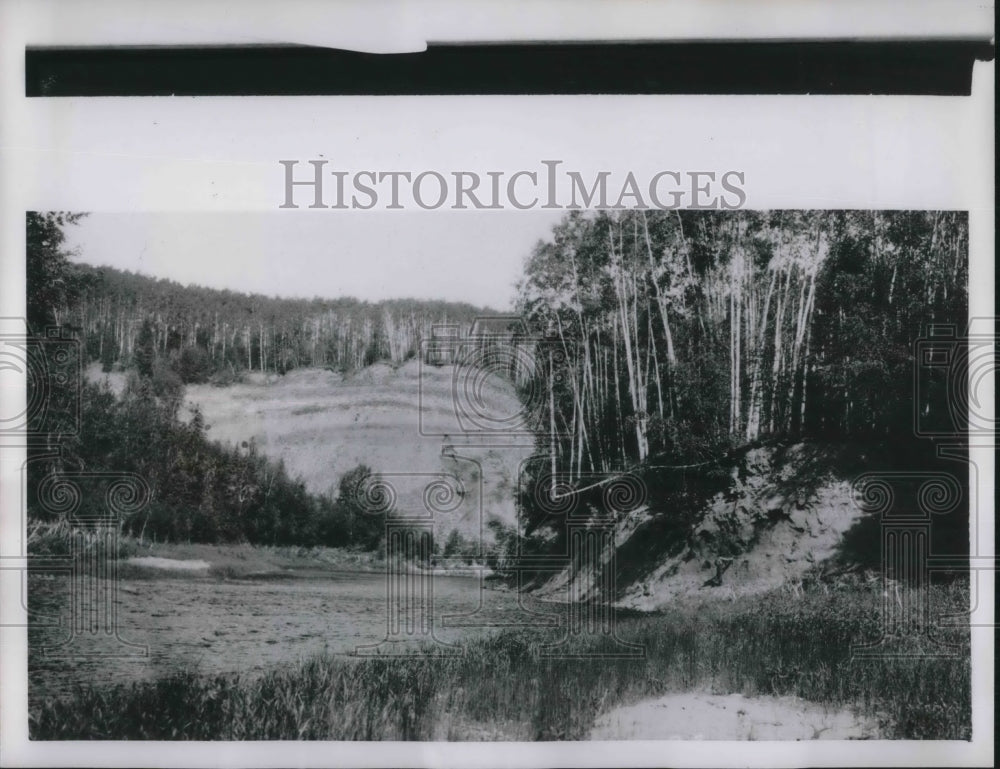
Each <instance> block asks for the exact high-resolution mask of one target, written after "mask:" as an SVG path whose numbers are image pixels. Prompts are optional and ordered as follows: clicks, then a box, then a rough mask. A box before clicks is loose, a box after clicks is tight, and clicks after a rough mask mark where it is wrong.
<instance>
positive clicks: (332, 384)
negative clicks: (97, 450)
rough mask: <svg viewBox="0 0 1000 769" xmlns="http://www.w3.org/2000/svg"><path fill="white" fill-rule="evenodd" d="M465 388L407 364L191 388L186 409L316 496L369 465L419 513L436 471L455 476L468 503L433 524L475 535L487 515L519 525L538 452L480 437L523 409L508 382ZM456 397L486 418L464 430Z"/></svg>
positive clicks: (442, 372) (447, 374)
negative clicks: (520, 492)
mask: <svg viewBox="0 0 1000 769" xmlns="http://www.w3.org/2000/svg"><path fill="white" fill-rule="evenodd" d="M465 384H466V383H465V382H456V381H455V375H454V370H453V369H452V368H451V367H448V366H444V367H440V368H435V367H428V366H420V364H418V362H417V361H410V362H408V363H407V364H405V365H403V366H400V367H398V368H393V367H391V366H388V365H385V364H376V365H374V366H370V367H368V368H366V369H362V370H360V371H357V372H353V373H350V374H347V375H342V374H339V373H337V372H333V371H327V370H321V369H303V370H296V371H292V372H289V373H288V374H286V375H285V376H280V377H279V376H274V375H269V376H266V377H265V376H262V375H259V374H258V375H252V376H251V377H250V378H249V379H248V381H247V382H245V383H243V384H236V385H232V386H230V387H213V386H211V385H197V386H189V387H188V388H187V404H188V405H189V406H193V405H195V404H197V405H198V406H199V407H200V408H201V410H202V413H203V414H204V417H205V420H206V422H207V424H208V425H209V432H208V435H209V437H210V438H212V439H214V440H218V441H222V442H230V443H235V444H237V445H238V444H241V443H242V442H244V441H249V440H250V439H251V438H252V439H254V440H255V441H256V443H257V445H258V447H259V448H260V450H261V451H262V452H263V453H264V454H265V455H267V456H268V457H270V458H273V459H282V460H284V462H285V466H286V467H287V468H288V470H289V471H290V472H291V473H292V474H293V475H300V476H301V477H302V479H303V480H304V481H305V483H306V485H307V487H308V488H309V489H310V490H311V491H314V492H330V491H333V492H334V493H336V486H337V483H338V482H339V480H340V477H341V476H342V475H343V474H344V473H346V472H347V471H348V470H350V469H351V468H353V467H356V466H357V465H359V464H366V465H368V466H369V467H371V468H372V470H374V471H376V472H379V473H383V474H385V475H386V478H387V479H388V480H389V481H390V482H391V483H392V484H393V486H394V487H395V488H396V490H397V492H398V494H399V497H398V500H397V505H398V507H401V508H404V509H408V510H411V511H413V510H419V509H421V508H422V507H423V500H422V498H421V493H422V490H423V489H424V488H425V486H426V484H427V482H428V481H429V480H430V479H431V478H432V477H433V475H434V474H435V473H437V474H441V473H444V474H448V475H453V476H456V477H458V478H459V479H460V480H461V483H462V485H463V486H464V489H465V496H464V497H463V498H462V499H461V501H460V504H458V506H457V508H456V509H454V510H453V511H451V512H448V513H445V514H444V515H443V516H442V515H438V516H437V519H436V521H437V527H438V529H439V530H442V531H444V532H447V531H449V530H450V529H451V528H457V529H459V530H460V531H462V532H463V533H465V534H467V535H473V536H474V535H475V534H476V532H477V531H478V530H479V529H480V528H481V527H482V526H484V525H485V522H486V521H487V520H489V518H490V517H493V516H496V517H499V518H501V519H502V520H504V521H506V522H507V523H511V522H513V520H514V512H515V511H514V494H513V492H514V489H515V488H516V483H517V473H518V467H519V464H520V462H521V461H522V460H523V459H525V458H527V457H528V456H529V455H530V454H531V453H532V448H531V446H530V438H528V439H524V438H521V439H520V440H514V442H515V443H520V444H521V447H520V448H511V447H510V443H511V441H512V439H510V438H508V437H506V436H504V435H501V434H495V433H490V431H489V430H488V429H487V430H486V431H483V430H482V427H483V425H485V426H486V427H487V428H488V427H489V426H490V425H492V424H495V423H496V422H497V421H498V420H502V419H503V418H506V417H509V416H510V415H515V416H516V415H517V414H518V412H519V411H520V410H521V408H522V407H521V404H520V401H519V400H518V398H517V395H516V393H515V392H514V389H513V387H512V386H511V385H510V383H509V382H507V381H506V380H504V379H503V378H501V377H499V376H487V377H485V378H481V379H478V380H476V382H475V387H476V391H475V393H472V394H470V393H467V392H465V391H464V387H465ZM456 390H457V391H458V394H457V395H456ZM456 398H458V399H459V405H460V406H461V407H468V406H470V404H471V406H472V407H473V408H474V409H476V410H478V411H477V412H476V413H478V414H479V415H480V416H483V417H484V419H483V420H481V422H480V423H479V424H478V425H477V424H475V423H474V422H475V419H473V423H472V424H470V423H468V422H466V424H465V427H466V428H467V429H466V431H464V432H463V427H462V425H461V424H459V423H458V421H457V418H456ZM462 399H465V400H464V401H463V400H462ZM476 413H473V414H472V416H473V418H475V416H476ZM469 428H471V430H470V429H469ZM477 428H478V430H479V431H478V433H477V432H475V431H476V429H477ZM445 434H447V435H448V437H447V439H445V438H444V437H443V436H444V435H445ZM524 444H529V445H524ZM448 446H451V447H453V450H452V451H449V450H448V449H447V447H448ZM452 453H453V454H454V456H451V454H452ZM444 506H445V507H450V504H445V505H444Z"/></svg>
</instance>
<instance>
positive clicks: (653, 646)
mask: <svg viewBox="0 0 1000 769" xmlns="http://www.w3.org/2000/svg"><path fill="white" fill-rule="evenodd" d="M349 216H350V215H349ZM353 216H354V217H355V218H353V219H338V220H335V221H331V220H329V219H326V218H319V217H317V216H316V215H315V214H292V213H288V214H286V213H284V212H271V213H264V214H232V215H218V214H193V215H157V214H149V215H140V214H126V215H109V214H90V215H87V214H86V213H83V212H77V213H65V214H59V213H52V212H29V213H28V214H27V218H26V226H27V255H26V258H27V266H26V270H27V296H28V304H27V309H28V320H29V322H30V323H31V324H32V330H33V331H34V330H35V329H38V330H39V331H40V330H41V329H52V328H55V329H58V330H59V336H58V337H54V336H53V337H48V338H46V343H47V344H46V346H47V347H48V346H51V347H52V348H54V350H53V354H52V357H53V358H55V357H56V356H63V358H66V359H65V360H64V362H63V363H62V366H63V367H64V368H65V369H66V370H69V369H70V368H71V367H75V369H77V370H78V371H79V372H81V378H80V381H79V389H78V390H70V389H69V387H67V388H66V389H65V390H64V392H63V393H58V392H56V391H54V390H53V391H49V392H46V393H44V394H43V396H44V397H46V398H47V402H48V409H47V411H46V413H45V415H44V417H45V419H46V420H47V422H48V423H49V425H66V426H67V428H66V429H65V433H66V434H69V433H72V438H70V439H66V438H62V437H59V438H58V442H53V441H48V442H46V443H44V444H39V445H38V446H37V447H33V449H32V451H31V452H30V453H29V457H28V464H27V487H26V490H27V499H26V510H27V532H28V543H27V544H28V549H29V553H30V554H31V555H32V556H36V555H37V556H45V557H47V558H49V559H50V560H52V561H56V560H57V559H60V558H68V559H70V561H71V562H72V567H73V571H72V572H68V573H66V574H64V575H60V574H57V573H54V571H53V572H48V573H46V572H39V573H37V574H36V573H35V572H34V571H32V572H29V583H28V600H29V609H30V612H31V617H32V619H33V622H32V624H31V625H29V702H30V719H31V729H32V737H33V738H36V739H73V740H79V739H98V738H99V739H201V740H247V739H249V740H260V739H278V740H288V739H322V740H461V741H466V740H516V741H526V740H581V739H611V740H627V739H712V740H768V739H776V740H807V739H869V740H870V739H947V740H962V739H968V738H969V736H970V731H971V715H970V713H971V710H970V709H971V689H970V657H969V639H968V627H967V623H968V617H967V614H966V608H967V606H968V605H969V601H970V592H969V591H970V589H974V588H975V585H974V584H973V585H970V582H969V572H968V569H967V568H964V567H963V561H964V560H967V558H968V537H967V534H968V525H969V521H968V511H969V501H968V473H969V470H968V458H967V456H966V454H965V453H963V451H962V447H961V444H960V443H956V441H955V440H954V439H952V440H951V442H950V443H949V442H948V440H947V439H948V438H949V437H951V436H955V435H959V434H960V432H961V430H962V429H964V427H965V425H966V424H967V423H968V419H969V415H968V413H967V411H966V410H967V409H968V408H969V407H970V406H969V404H967V403H963V402H962V401H961V400H959V399H956V398H955V397H954V392H953V391H952V390H950V389H949V388H952V387H954V386H956V383H961V382H964V381H965V380H966V378H967V375H968V371H967V370H968V368H969V367H970V366H973V367H975V366H979V367H981V368H982V369H983V371H985V370H986V367H987V366H989V365H992V364H993V363H994V362H995V361H994V358H993V357H992V355H993V353H992V351H991V349H990V348H989V347H986V348H983V349H980V348H978V347H977V346H976V345H977V344H980V345H981V344H983V341H984V340H985V339H987V338H988V337H987V336H985V335H984V336H982V337H981V338H980V339H977V338H976V337H972V338H971V339H970V338H969V336H968V334H969V330H968V329H967V328H966V318H967V315H968V295H967V290H968V289H967V286H968V240H969V236H968V218H967V215H966V214H965V213H964V212H958V211H808V210H803V211H730V212H723V211H689V210H673V211H644V210H639V211H635V210H623V211H602V212H597V213H593V212H589V213H588V212H582V211H572V212H567V213H565V214H563V215H553V214H552V213H548V215H544V216H543V215H540V214H539V213H537V212H524V213H522V212H505V213H501V214H492V213H483V214H478V215H477V214H468V215H464V216H463V215H461V214H454V213H438V212H426V213H425V212H417V213H410V212H407V213H402V214H400V213H397V212H384V213H379V214H373V215H371V216H369V217H367V218H362V217H363V215H362V214H354V215H353ZM459 216H462V218H461V219H459V218H458V217H459ZM484 243H488V244H489V245H488V246H484V245H482V244H484ZM483 248H486V249H488V250H489V251H490V254H489V258H488V259H487V260H486V261H487V263H488V264H489V267H488V268H484V270H483V272H482V274H480V275H472V276H468V277H467V278H463V280H462V281H461V282H458V281H456V282H452V283H449V282H448V280H447V278H446V277H445V276H447V275H449V274H450V275H454V274H457V273H458V272H459V271H460V268H461V263H460V259H461V258H462V257H463V256H464V255H465V254H468V253H470V252H472V251H474V250H476V249H483ZM445 250H446V251H447V254H444V253H442V251H445ZM220 253H226V254H233V255H234V256H235V255H237V254H238V260H239V267H240V269H238V270H234V268H235V267H236V266H237V265H236V264H235V263H234V260H232V259H230V258H220V257H219V254H220ZM450 257H451V258H452V259H455V262H454V264H451V263H450V261H451V259H450ZM274 264H280V265H282V268H283V269H282V270H281V271H280V272H271V271H270V270H269V269H268V265H274ZM989 331H990V329H986V330H985V331H984V332H981V333H983V334H988V333H989ZM35 333H38V331H36V332H35ZM39 352H43V354H44V353H47V352H48V350H45V351H41V350H40V351H39ZM47 357H48V356H47V355H46V356H45V357H44V358H42V360H45V359H47ZM63 358H59V359H60V360H63ZM76 376H77V374H76V372H73V373H72V374H71V376H69V377H67V379H68V380H69V381H73V382H74V383H75V377H76ZM32 384H34V383H33V382H31V381H29V385H32ZM38 397H42V396H38ZM35 399H36V394H35V392H34V391H32V390H30V389H29V402H30V401H32V400H35ZM963 407H964V408H963ZM972 408H975V401H973V403H972ZM46 429H49V430H52V432H53V433H55V434H56V435H60V436H61V435H62V434H63V430H62V429H59V428H53V427H47V428H46ZM942 445H944V446H947V447H948V448H949V451H948V452H947V453H944V454H942V453H940V452H938V450H937V449H938V447H939V446H942ZM53 568H54V570H57V569H58V566H55V567H53ZM112 576H113V579H112ZM73 602H77V603H73ZM71 605H72V606H73V616H74V619H75V624H74V625H73V626H70V627H66V626H65V624H63V623H46V622H44V620H43V619H42V618H43V617H59V616H67V615H68V614H70V612H69V611H68V607H70V606H71ZM35 618H37V619H35ZM84 652H86V654H83V653H84Z"/></svg>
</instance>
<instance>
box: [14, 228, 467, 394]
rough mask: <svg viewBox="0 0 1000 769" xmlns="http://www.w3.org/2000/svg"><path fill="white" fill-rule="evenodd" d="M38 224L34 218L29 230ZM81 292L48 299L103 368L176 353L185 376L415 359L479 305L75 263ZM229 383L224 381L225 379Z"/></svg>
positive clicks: (197, 378) (56, 314)
mask: <svg viewBox="0 0 1000 769" xmlns="http://www.w3.org/2000/svg"><path fill="white" fill-rule="evenodd" d="M30 226H31V225H30V224H29V227H30ZM74 272H75V281H76V290H75V295H74V296H73V301H72V303H69V302H67V301H65V300H66V298H65V297H62V296H59V295H55V296H52V297H39V300H40V301H49V302H51V306H52V312H53V315H54V317H55V318H56V322H57V323H59V324H63V325H71V326H73V327H75V328H78V329H79V330H80V332H81V334H82V335H83V339H84V340H85V341H86V349H87V355H88V358H89V359H90V360H100V361H101V363H102V365H103V368H104V370H105V371H110V370H112V368H113V367H115V366H118V367H128V366H132V365H134V364H137V365H142V364H143V361H142V360H141V358H142V357H143V356H145V358H146V359H147V360H149V359H150V358H156V357H159V358H173V359H174V361H175V366H174V367H175V369H177V370H178V373H180V374H181V376H182V378H184V379H185V381H189V382H197V381H206V380H207V379H208V378H209V377H211V376H212V375H213V374H218V373H222V372H227V373H229V374H230V375H232V374H236V373H239V372H243V371H261V372H273V373H278V374H283V373H285V372H286V371H288V370H290V369H293V368H299V367H303V366H313V367H325V368H334V369H339V370H351V369H357V368H362V367H364V366H368V365H371V364H372V363H375V362H377V361H383V360H384V361H389V362H391V363H401V362H403V361H405V360H408V359H409V358H412V357H414V356H415V355H416V354H417V352H418V348H419V344H420V340H421V339H422V338H427V337H429V336H430V331H431V327H432V326H433V325H436V324H441V323H458V324H460V325H461V326H462V327H464V328H467V327H468V326H469V325H470V324H471V323H472V321H473V319H474V318H475V317H476V316H477V315H482V314H484V311H483V310H481V309H480V308H476V307H473V306H472V305H467V304H461V303H454V302H436V301H418V300H415V299H395V300H391V301H384V302H377V303H371V302H362V301H358V300H356V299H351V298H344V299H280V298H274V297H267V296H261V295H259V294H250V295H248V294H241V293H236V292H233V291H225V290H217V289H210V288H203V287H201V286H182V285H181V284H179V283H175V282H173V281H170V280H165V279H156V278H151V277H148V276H145V275H139V274H134V273H131V272H124V271H121V270H116V269H113V268H110V267H100V268H98V267H91V266H89V265H83V264H80V265H74ZM223 381H225V380H224V379H223Z"/></svg>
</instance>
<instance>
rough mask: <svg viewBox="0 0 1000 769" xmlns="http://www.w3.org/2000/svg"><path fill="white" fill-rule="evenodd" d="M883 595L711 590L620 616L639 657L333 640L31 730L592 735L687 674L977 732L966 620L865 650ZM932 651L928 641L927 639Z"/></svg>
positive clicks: (512, 636)
mask: <svg viewBox="0 0 1000 769" xmlns="http://www.w3.org/2000/svg"><path fill="white" fill-rule="evenodd" d="M967 599H968V590H967V587H963V586H961V585H953V586H950V587H949V586H944V587H935V588H933V589H932V591H931V596H930V600H931V606H932V611H931V617H932V619H933V618H935V617H936V616H937V615H938V614H940V613H943V612H954V611H961V610H963V609H964V608H965V607H967V605H968V604H967ZM881 627H882V625H881V595H879V594H878V593H877V592H874V591H871V590H866V589H863V588H855V589H852V590H851V591H848V592H844V593H840V594H836V593H835V594H831V595H825V594H823V593H820V592H808V593H806V594H805V595H804V596H801V597H795V596H790V595H785V594H781V593H775V594H771V595H769V596H766V597H765V599H764V600H756V601H754V603H753V604H752V605H741V604H738V603H735V602H734V603H730V602H721V601H716V602H710V603H706V604H704V605H702V606H699V607H695V608H687V609H678V610H675V611H669V612H666V613H663V614H659V615H654V616H648V615H647V616H627V617H620V619H619V626H618V635H619V636H620V637H621V638H622V639H626V640H628V641H630V642H633V643H639V644H641V645H642V646H643V647H644V648H645V655H644V657H643V658H641V659H610V658H600V657H590V658H587V657H586V656H580V655H586V654H594V653H597V652H600V651H601V650H602V648H605V647H606V646H607V644H608V643H609V641H608V639H606V638H593V637H574V638H570V639H568V640H566V642H565V643H564V644H563V645H562V646H560V647H559V648H560V650H561V651H563V652H564V654H563V655H562V656H546V652H545V651H544V649H543V647H545V646H546V645H547V644H552V643H553V642H554V641H555V640H557V635H556V632H555V631H550V630H545V631H542V630H539V631H534V632H530V631H523V630H521V631H512V630H508V631H503V632H500V633H498V634H495V635H492V636H487V637H482V638H476V639H470V640H468V641H466V642H465V643H464V644H463V645H462V646H461V648H460V652H461V653H459V654H456V655H455V656H452V657H431V656H415V657H408V658H400V657H387V658H380V659H379V658H376V659H362V660H359V659H352V658H348V657H336V656H332V655H323V656H319V657H316V658H313V659H311V660H308V661H306V662H303V663H300V664H297V665H289V666H287V667H284V668H281V669H278V670H274V671H272V672H270V673H268V674H266V675H263V676H261V677H257V678H247V677H239V676H218V677H212V678H207V677H199V676H197V675H194V674H191V673H186V674H182V675H176V676H173V677H169V678H165V679H162V680H159V681H156V682H153V683H143V684H133V685H131V686H126V687H121V686H120V687H114V688H81V689H79V690H78V691H77V692H76V693H75V695H74V696H72V697H70V698H67V699H63V700H58V701H50V702H46V703H42V704H39V703H34V704H33V707H32V709H31V716H30V720H31V725H30V728H31V735H32V738H33V739H205V740H208V739H211V740H272V739H329V740H448V739H450V740H479V739H494V740H550V739H581V738H585V737H586V735H587V734H588V732H589V730H590V728H591V726H592V724H593V723H594V720H595V718H596V717H597V716H598V715H599V714H600V713H602V712H604V711H606V710H608V709H610V708H612V707H615V706H617V705H621V704H630V703H634V702H637V701H639V700H642V699H644V698H649V697H656V696H660V695H663V694H667V693H670V692H679V691H685V690H690V689H702V690H711V691H714V692H716V693H720V694H722V693H731V692H741V693H743V694H746V695H751V696H752V695H788V694H791V695H797V696H800V697H803V698H805V699H808V700H812V701H816V702H820V703H824V704H828V705H830V706H835V707H851V708H854V709H856V710H857V711H859V712H860V713H861V714H864V715H867V716H869V717H872V718H875V719H877V720H878V722H879V723H880V724H881V730H882V732H881V734H880V735H879V736H881V737H884V738H910V739H969V738H970V737H971V702H970V666H969V646H968V632H967V631H961V630H959V631H955V632H953V633H952V634H951V636H952V637H951V638H950V639H949V640H951V641H953V642H955V643H957V644H958V647H957V648H958V654H957V655H956V656H953V657H935V656H928V655H927V654H926V653H927V652H933V651H937V650H938V649H939V647H937V646H935V645H934V644H933V643H931V642H930V641H929V640H926V639H923V640H921V639H916V640H913V639H910V640H908V641H906V642H905V644H904V646H903V647H897V648H896V651H903V652H908V653H911V654H914V655H916V656H896V657H885V656H883V657H878V658H869V659H860V658H852V656H851V645H852V644H856V643H858V642H863V641H865V640H875V639H877V638H878V637H880V635H881V632H880V631H881ZM922 653H923V654H922Z"/></svg>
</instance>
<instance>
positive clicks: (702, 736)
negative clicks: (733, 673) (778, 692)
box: [590, 692, 879, 740]
mask: <svg viewBox="0 0 1000 769" xmlns="http://www.w3.org/2000/svg"><path fill="white" fill-rule="evenodd" d="M878 736H879V729H878V724H877V723H875V722H873V721H871V720H866V719H862V718H859V717H858V716H856V715H855V714H854V713H852V712H851V711H849V710H832V709H829V708H825V707H823V706H822V705H818V704H816V703H812V702H807V701H805V700H802V699H799V698H798V697H745V696H743V695H742V694H725V695H720V694H709V693H706V692H684V693H682V694H669V695H667V696H665V697H660V698H658V699H653V700H646V701H644V702H640V703H638V704H637V705H629V706H627V707H620V708H615V709H614V710H612V711H610V712H608V713H605V714H604V715H602V716H600V717H599V718H598V719H597V722H596V723H595V724H594V728H593V729H592V730H591V732H590V739H592V740H860V739H877V738H878Z"/></svg>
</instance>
